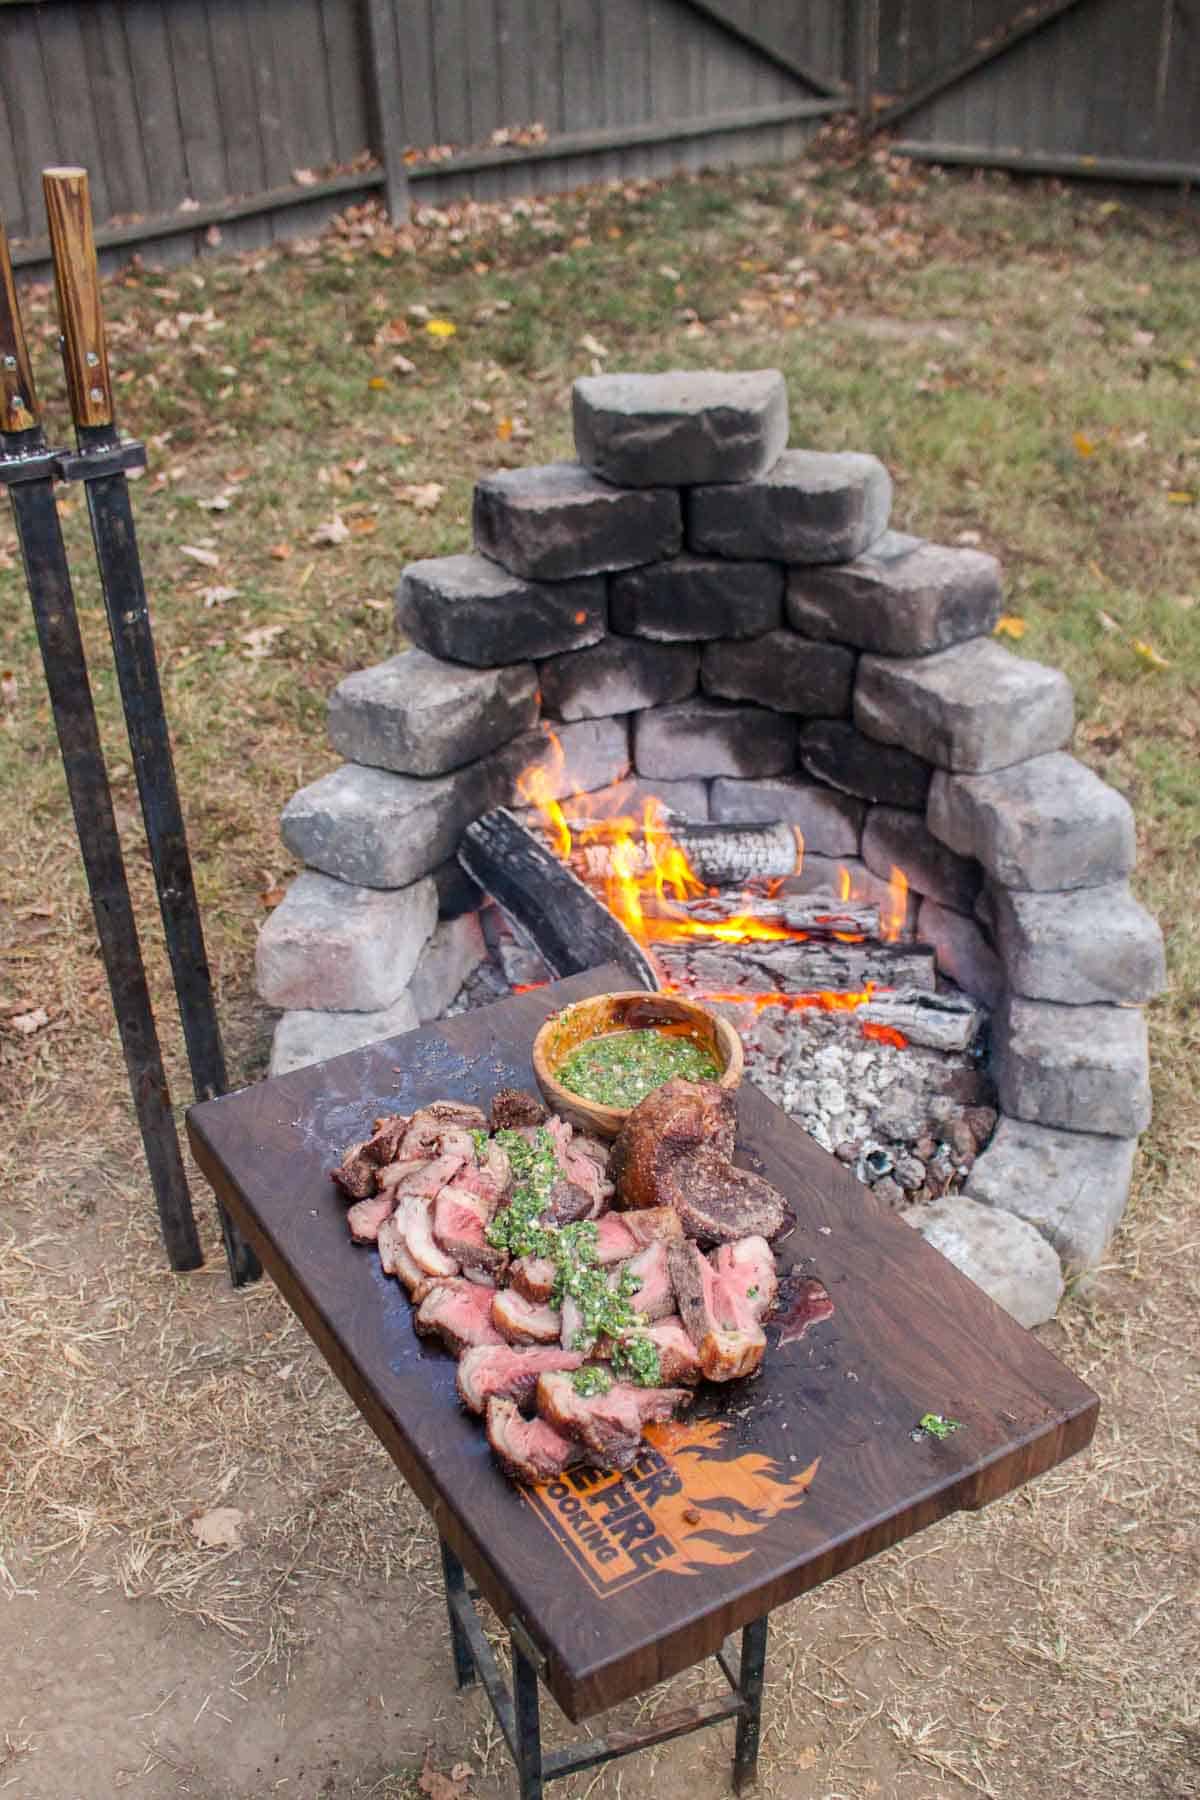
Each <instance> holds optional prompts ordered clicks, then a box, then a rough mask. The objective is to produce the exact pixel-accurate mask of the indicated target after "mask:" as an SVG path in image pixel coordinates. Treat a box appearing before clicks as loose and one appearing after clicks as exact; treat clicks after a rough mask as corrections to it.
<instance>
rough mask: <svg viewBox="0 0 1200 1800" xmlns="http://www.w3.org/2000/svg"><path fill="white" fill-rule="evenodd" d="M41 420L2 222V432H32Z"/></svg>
mask: <svg viewBox="0 0 1200 1800" xmlns="http://www.w3.org/2000/svg"><path fill="white" fill-rule="evenodd" d="M37 422H38V421H37V393H36V391H35V389H34V385H33V365H32V364H31V362H30V360H29V346H28V345H27V344H26V342H25V329H24V326H23V325H22V324H21V310H20V307H19V305H18V303H17V287H16V283H15V282H14V280H13V267H12V256H11V255H10V253H9V248H8V233H7V232H6V231H5V229H4V226H3V224H2V223H0V431H32V429H33V427H34V426H35V425H36V424H37Z"/></svg>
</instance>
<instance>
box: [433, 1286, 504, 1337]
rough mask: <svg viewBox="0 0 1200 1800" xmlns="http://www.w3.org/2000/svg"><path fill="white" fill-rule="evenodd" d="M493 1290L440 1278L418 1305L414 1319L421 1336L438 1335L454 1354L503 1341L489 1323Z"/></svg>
mask: <svg viewBox="0 0 1200 1800" xmlns="http://www.w3.org/2000/svg"><path fill="white" fill-rule="evenodd" d="M494 1292H495V1289H494V1288H489V1287H483V1286H481V1285H480V1284H479V1283H478V1282H474V1281H462V1280H457V1281H456V1280H451V1281H439V1282H437V1283H436V1284H435V1285H434V1286H433V1287H431V1288H430V1290H429V1292H428V1293H427V1294H426V1296H425V1298H424V1300H422V1302H421V1304H420V1306H419V1307H418V1308H417V1310H416V1313H415V1314H414V1317H413V1323H414V1325H415V1326H416V1328H417V1330H418V1331H419V1332H421V1334H422V1335H423V1336H425V1337H437V1338H440V1339H441V1341H442V1343H443V1344H444V1345H445V1346H446V1348H447V1350H449V1351H451V1352H452V1354H453V1355H455V1356H461V1355H462V1353H463V1351H464V1350H471V1349H476V1348H478V1346H479V1345H481V1344H502V1343H503V1342H504V1339H503V1338H502V1337H501V1336H500V1333H499V1332H498V1331H497V1330H496V1327H495V1326H494V1325H493V1324H492V1295H493V1294H494Z"/></svg>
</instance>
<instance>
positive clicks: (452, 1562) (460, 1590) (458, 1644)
mask: <svg viewBox="0 0 1200 1800" xmlns="http://www.w3.org/2000/svg"><path fill="white" fill-rule="evenodd" d="M438 1543H439V1544H440V1546H441V1551H442V1580H443V1581H444V1582H445V1584H446V1612H447V1614H448V1615H449V1619H450V1648H451V1651H452V1652H453V1655H454V1682H455V1686H456V1687H459V1688H468V1687H473V1686H474V1684H475V1658H474V1657H473V1656H472V1655H471V1642H470V1639H469V1638H468V1637H467V1634H466V1632H465V1631H464V1630H463V1628H462V1625H461V1624H460V1622H459V1618H458V1614H457V1613H456V1612H455V1610H454V1606H453V1604H452V1601H451V1596H452V1595H457V1594H465V1593H466V1588H467V1575H466V1570H465V1569H464V1568H463V1566H462V1564H461V1563H460V1562H459V1560H458V1558H457V1556H455V1554H454V1552H453V1550H452V1549H451V1548H450V1546H449V1544H448V1543H447V1542H446V1540H445V1538H439V1539H438Z"/></svg>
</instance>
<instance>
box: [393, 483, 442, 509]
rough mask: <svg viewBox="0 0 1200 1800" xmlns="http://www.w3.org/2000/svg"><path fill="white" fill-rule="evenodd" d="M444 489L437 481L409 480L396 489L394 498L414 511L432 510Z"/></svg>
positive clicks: (438, 501)
mask: <svg viewBox="0 0 1200 1800" xmlns="http://www.w3.org/2000/svg"><path fill="white" fill-rule="evenodd" d="M445 491H446V490H445V488H444V487H442V485H441V483H440V482H437V481H410V482H407V483H406V484H405V485H404V486H403V487H398V488H397V489H396V498H397V500H401V501H403V502H404V504H405V506H411V507H412V508H413V510H414V511H415V512H433V511H434V509H435V508H436V507H437V506H438V504H439V503H440V501H441V498H442V495H443V494H444V493H445Z"/></svg>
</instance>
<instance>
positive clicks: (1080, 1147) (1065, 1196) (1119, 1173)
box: [964, 1118, 1137, 1270]
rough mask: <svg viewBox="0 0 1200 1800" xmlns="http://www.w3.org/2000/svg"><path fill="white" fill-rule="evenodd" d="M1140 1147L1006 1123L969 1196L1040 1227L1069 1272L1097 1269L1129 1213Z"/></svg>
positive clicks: (976, 1174) (1020, 1121)
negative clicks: (1134, 1159) (1120, 1224)
mask: <svg viewBox="0 0 1200 1800" xmlns="http://www.w3.org/2000/svg"><path fill="white" fill-rule="evenodd" d="M1136 1149H1137V1139H1136V1138H1119V1137H1094V1136H1092V1135H1091V1134H1090V1133H1085V1132H1074V1131H1052V1130H1051V1129H1049V1127H1047V1126H1045V1125H1031V1124H1028V1123H1027V1122H1026V1121H1025V1120H1023V1119H1009V1118H1003V1119H1001V1121H1000V1123H999V1125H998V1126H997V1128H996V1135H995V1137H994V1138H993V1139H992V1141H991V1143H990V1144H989V1145H988V1147H987V1149H986V1150H985V1151H984V1152H983V1154H982V1156H980V1157H979V1159H978V1161H977V1162H976V1164H975V1167H974V1168H973V1169H972V1170H971V1175H970V1179H969V1180H968V1182H967V1185H966V1188H965V1190H964V1191H965V1192H966V1193H967V1195H968V1196H969V1197H970V1198H971V1199H973V1200H978V1201H981V1202H982V1203H983V1205H985V1206H993V1207H997V1208H1000V1209H1003V1210H1004V1211H1007V1212H1009V1213H1015V1214H1016V1215H1017V1217H1018V1218H1021V1219H1024V1220H1025V1221H1026V1223H1027V1224H1030V1225H1033V1226H1035V1227H1036V1228H1037V1230H1038V1231H1040V1232H1041V1234H1042V1236H1043V1237H1044V1238H1046V1239H1047V1240H1048V1242H1049V1243H1051V1244H1053V1246H1054V1248H1055V1249H1056V1250H1057V1251H1058V1254H1059V1256H1060V1257H1061V1258H1062V1260H1063V1263H1064V1264H1065V1265H1066V1267H1067V1268H1068V1269H1072V1270H1076V1269H1091V1268H1095V1266H1096V1264H1097V1263H1098V1262H1100V1260H1101V1258H1102V1257H1103V1255H1104V1251H1105V1248H1106V1246H1107V1244H1108V1240H1109V1238H1110V1237H1111V1236H1112V1234H1113V1232H1114V1230H1115V1229H1116V1226H1117V1223H1118V1221H1119V1220H1120V1218H1121V1215H1122V1213H1123V1212H1124V1211H1125V1203H1126V1201H1127V1199H1128V1197H1129V1183H1130V1179H1131V1177H1132V1174H1133V1157H1134V1152H1135V1151H1136Z"/></svg>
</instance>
